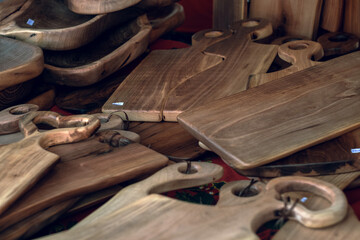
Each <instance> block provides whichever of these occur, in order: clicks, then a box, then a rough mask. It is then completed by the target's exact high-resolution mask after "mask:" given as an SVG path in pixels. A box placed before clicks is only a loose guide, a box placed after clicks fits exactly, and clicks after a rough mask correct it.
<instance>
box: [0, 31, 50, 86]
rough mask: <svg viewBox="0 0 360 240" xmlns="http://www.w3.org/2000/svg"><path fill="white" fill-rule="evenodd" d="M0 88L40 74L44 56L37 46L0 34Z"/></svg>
mask: <svg viewBox="0 0 360 240" xmlns="http://www.w3.org/2000/svg"><path fill="white" fill-rule="evenodd" d="M0 53H1V58H0V90H4V89H6V88H8V87H11V86H14V85H16V84H20V83H23V82H26V81H28V80H30V79H33V78H35V77H36V76H38V75H40V73H41V72H42V71H43V69H44V56H43V52H42V50H41V49H40V48H39V47H36V46H33V45H31V44H28V43H24V42H21V41H18V40H14V39H10V38H6V37H1V36H0Z"/></svg>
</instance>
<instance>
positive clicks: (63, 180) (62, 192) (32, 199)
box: [0, 136, 168, 230]
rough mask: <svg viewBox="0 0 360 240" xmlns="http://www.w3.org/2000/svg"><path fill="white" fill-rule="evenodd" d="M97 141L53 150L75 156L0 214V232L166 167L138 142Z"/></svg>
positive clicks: (151, 151)
mask: <svg viewBox="0 0 360 240" xmlns="http://www.w3.org/2000/svg"><path fill="white" fill-rule="evenodd" d="M99 138H100V136H99V137H97V138H92V139H88V140H87V141H86V142H85V143H84V142H79V143H77V144H70V145H69V146H68V148H64V147H63V146H59V149H57V150H56V149H54V152H56V153H57V154H59V155H60V157H61V156H62V155H70V156H71V155H74V154H78V156H77V157H75V158H71V157H70V156H67V157H66V160H61V161H60V162H59V163H58V164H57V165H56V166H55V167H54V169H53V170H52V171H51V172H49V173H48V174H47V175H46V176H45V177H44V178H43V179H42V181H40V182H39V183H38V184H36V185H35V186H34V187H33V188H32V189H31V191H29V192H28V193H26V194H25V195H24V196H23V197H22V198H21V200H19V201H18V202H17V203H16V204H14V205H13V206H12V207H11V208H9V209H8V210H7V211H6V212H5V213H4V214H2V215H1V217H0V226H1V227H0V229H1V230H4V229H5V228H6V227H8V226H10V225H12V224H14V223H16V222H18V221H20V220H22V219H24V218H26V217H28V216H30V215H32V214H35V213H37V212H39V211H41V210H43V209H45V208H48V207H50V206H53V205H54V204H56V203H59V202H62V201H65V200H67V199H70V198H74V197H77V196H81V195H83V194H85V193H89V192H92V191H96V190H100V189H104V188H106V187H109V186H112V185H115V184H118V183H121V182H124V181H126V180H130V179H133V178H135V177H139V176H142V175H145V174H150V173H152V172H154V171H156V170H158V169H159V168H161V167H163V166H164V165H166V164H167V161H168V159H167V158H166V157H165V156H163V155H161V154H159V153H157V152H155V151H153V150H151V149H149V148H146V147H145V146H143V145H140V144H138V143H131V144H129V145H126V146H120V147H119V148H117V147H111V146H109V145H108V144H107V143H101V142H99ZM49 150H51V151H53V149H49ZM60 150H61V151H60ZM79 153H81V154H79Z"/></svg>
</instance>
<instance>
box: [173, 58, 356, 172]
mask: <svg viewBox="0 0 360 240" xmlns="http://www.w3.org/2000/svg"><path fill="white" fill-rule="evenodd" d="M359 78H360V52H355V53H351V54H348V55H345V56H342V57H339V58H336V59H333V60H330V61H328V62H325V63H323V64H318V65H316V66H313V67H310V68H308V69H305V70H302V71H299V72H297V73H294V74H291V75H288V76H286V77H283V78H281V79H278V80H275V81H272V82H269V83H266V84H263V85H261V86H259V87H256V88H252V89H249V90H248V91H246V92H242V93H239V94H235V95H232V96H230V97H227V98H223V99H221V100H218V101H214V102H212V103H209V104H206V105H203V106H201V107H199V108H195V109H191V110H189V111H187V112H185V113H183V114H181V115H180V116H179V117H178V120H179V122H180V124H181V125H182V126H183V127H184V128H185V129H186V130H188V131H189V132H190V133H191V134H192V135H193V136H195V137H196V138H198V139H199V140H200V141H201V142H203V143H204V144H205V145H206V146H208V147H209V148H210V149H212V150H213V151H214V152H216V153H217V154H218V155H220V156H221V157H222V158H223V160H224V161H225V162H226V163H228V164H229V165H230V166H232V167H233V168H235V169H249V168H253V167H257V166H260V165H264V164H266V163H270V162H273V161H275V160H277V159H280V158H282V157H285V156H288V155H290V154H292V153H295V152H297V151H300V150H302V149H305V148H307V147H311V146H313V145H315V144H318V143H321V142H324V141H327V140H329V139H332V138H335V137H337V136H340V135H342V134H344V133H346V132H349V131H351V130H354V129H356V128H358V127H359V126H360V110H359V109H360V81H359Z"/></svg>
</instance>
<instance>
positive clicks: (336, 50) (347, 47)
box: [317, 32, 359, 56]
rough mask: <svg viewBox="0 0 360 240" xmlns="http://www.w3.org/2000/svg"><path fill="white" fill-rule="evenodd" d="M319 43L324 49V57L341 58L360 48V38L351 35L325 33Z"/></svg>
mask: <svg viewBox="0 0 360 240" xmlns="http://www.w3.org/2000/svg"><path fill="white" fill-rule="evenodd" d="M317 41H318V42H319V43H320V44H321V46H322V47H323V49H324V56H334V55H335V56H339V55H343V54H347V53H350V52H352V51H355V50H356V49H358V48H359V38H358V37H357V36H355V35H353V34H350V33H343V32H330V33H325V34H323V35H321V36H320V37H319V38H318V39H317Z"/></svg>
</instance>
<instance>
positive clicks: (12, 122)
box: [0, 104, 39, 135]
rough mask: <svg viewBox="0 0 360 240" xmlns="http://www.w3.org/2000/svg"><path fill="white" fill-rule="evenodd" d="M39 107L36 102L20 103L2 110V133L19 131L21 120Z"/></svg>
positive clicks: (0, 113) (0, 121)
mask: <svg viewBox="0 0 360 240" xmlns="http://www.w3.org/2000/svg"><path fill="white" fill-rule="evenodd" d="M38 109H39V107H38V106H37V105H35V104H20V105H16V106H12V107H9V108H6V109H4V110H2V111H1V112H0V135H3V134H9V133H15V132H19V131H20V129H19V120H20V119H21V118H23V117H24V116H26V115H27V114H29V113H30V112H34V111H37V110H38Z"/></svg>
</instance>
